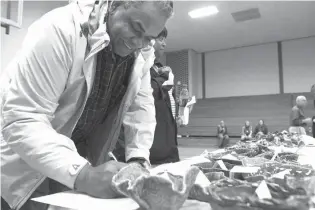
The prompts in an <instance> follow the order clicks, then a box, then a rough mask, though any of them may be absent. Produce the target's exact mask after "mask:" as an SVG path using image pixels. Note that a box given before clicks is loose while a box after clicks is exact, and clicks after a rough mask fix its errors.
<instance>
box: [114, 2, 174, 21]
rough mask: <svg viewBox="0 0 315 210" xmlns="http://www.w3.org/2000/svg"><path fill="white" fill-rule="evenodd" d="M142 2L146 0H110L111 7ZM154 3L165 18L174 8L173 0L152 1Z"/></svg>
mask: <svg viewBox="0 0 315 210" xmlns="http://www.w3.org/2000/svg"><path fill="white" fill-rule="evenodd" d="M144 2H148V1H137V0H126V1H115V0H114V1H112V5H111V7H113V8H117V7H119V6H120V5H125V6H126V7H128V6H130V5H139V4H142V3H144ZM153 2H154V3H155V4H156V5H158V6H159V7H160V9H161V11H162V12H164V14H165V15H166V17H167V18H170V17H172V16H173V15H174V9H173V1H170V0H158V1H153Z"/></svg>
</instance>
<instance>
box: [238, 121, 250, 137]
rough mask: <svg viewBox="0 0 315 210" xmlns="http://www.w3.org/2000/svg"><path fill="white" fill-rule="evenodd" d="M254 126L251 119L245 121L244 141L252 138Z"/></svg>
mask: <svg viewBox="0 0 315 210" xmlns="http://www.w3.org/2000/svg"><path fill="white" fill-rule="evenodd" d="M252 134H253V128H252V126H251V125H250V123H249V121H246V122H245V125H244V126H243V128H242V137H241V140H242V141H246V140H250V139H251V138H252Z"/></svg>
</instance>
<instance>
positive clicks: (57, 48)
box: [0, 14, 87, 188]
mask: <svg viewBox="0 0 315 210" xmlns="http://www.w3.org/2000/svg"><path fill="white" fill-rule="evenodd" d="M55 15H56V14H50V15H49V14H47V15H45V16H43V17H42V18H41V19H39V20H38V21H36V22H35V23H34V24H33V25H31V26H30V28H29V30H28V33H27V35H26V38H25V40H24V42H23V45H22V49H21V52H20V53H19V56H18V57H17V59H15V61H13V62H12V63H11V65H9V67H8V69H7V70H8V71H11V72H14V73H13V74H12V75H11V77H10V78H9V81H8V87H7V88H6V89H5V92H4V94H3V96H2V103H1V107H0V108H1V109H0V111H1V113H0V116H1V117H0V118H1V133H2V136H3V139H4V141H6V142H7V144H8V145H9V146H10V148H11V149H12V150H13V151H14V152H15V153H17V154H18V155H19V156H20V157H21V158H22V159H23V160H24V161H25V162H26V163H27V164H28V165H29V166H30V167H32V168H33V169H34V170H36V171H38V172H40V173H41V174H43V175H44V176H47V177H50V178H52V179H54V180H56V181H58V182H60V183H62V184H64V185H66V186H68V187H70V188H73V186H74V182H75V179H76V176H77V174H78V172H79V171H80V170H81V169H82V168H83V167H84V165H86V164H87V161H86V160H85V159H84V158H82V157H81V156H80V155H79V154H78V153H77V152H76V148H75V146H74V143H73V142H72V140H71V139H69V138H68V137H66V136H64V135H61V134H59V133H57V132H56V131H55V130H54V129H53V127H52V125H51V120H52V119H53V118H54V112H55V110H56V109H57V107H58V101H59V98H60V95H61V94H62V93H63V91H64V89H65V86H66V82H67V78H68V73H69V69H70V68H71V63H72V56H71V55H72V54H73V53H72V47H71V38H70V37H71V33H72V31H71V30H73V31H74V26H73V28H72V29H71V28H68V25H67V24H58V27H57V26H56V25H55V24H54V23H55V21H56V20H55V19H56V18H55V17H56V16H55ZM53 19H54V20H53ZM59 19H60V18H59ZM72 36H73V35H72ZM21 173H22V172H21Z"/></svg>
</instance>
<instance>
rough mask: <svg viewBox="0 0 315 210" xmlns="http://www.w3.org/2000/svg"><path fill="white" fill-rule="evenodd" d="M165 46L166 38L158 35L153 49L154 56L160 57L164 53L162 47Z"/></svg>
mask: <svg viewBox="0 0 315 210" xmlns="http://www.w3.org/2000/svg"><path fill="white" fill-rule="evenodd" d="M165 46H166V39H165V37H159V38H157V39H156V40H155V44H154V50H155V57H156V58H158V59H159V58H161V57H162V56H163V54H164V49H165Z"/></svg>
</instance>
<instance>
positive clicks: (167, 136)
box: [150, 64, 179, 164]
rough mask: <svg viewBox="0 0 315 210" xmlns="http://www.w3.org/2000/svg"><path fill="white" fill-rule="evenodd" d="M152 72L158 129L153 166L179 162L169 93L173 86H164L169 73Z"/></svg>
mask: <svg viewBox="0 0 315 210" xmlns="http://www.w3.org/2000/svg"><path fill="white" fill-rule="evenodd" d="M156 66H157V67H162V65H161V64H156ZM150 71H151V86H152V89H153V97H154V104H155V111H156V128H155V135H154V141H153V145H152V147H151V150H150V162H151V164H163V163H169V162H177V161H179V154H178V148H177V146H178V143H177V125H176V120H175V119H174V117H173V114H172V109H171V101H170V96H169V93H168V92H169V90H171V88H172V86H162V84H163V83H164V82H165V81H167V80H168V73H163V74H159V73H157V72H156V71H155V70H154V68H151V70H150ZM174 95H175V92H174V91H173V97H174ZM174 98H175V97H174Z"/></svg>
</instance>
